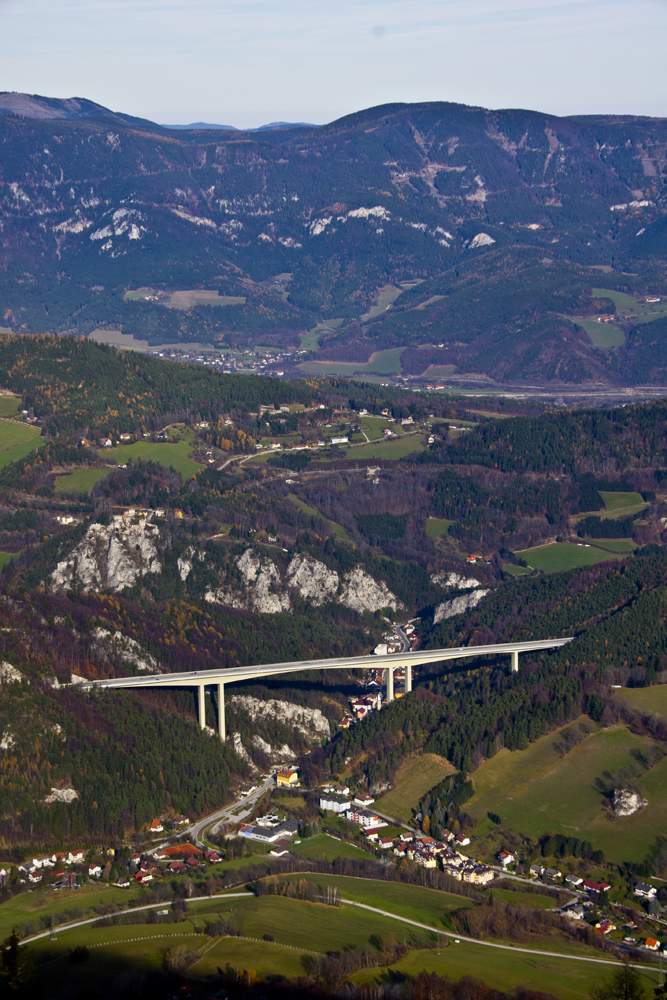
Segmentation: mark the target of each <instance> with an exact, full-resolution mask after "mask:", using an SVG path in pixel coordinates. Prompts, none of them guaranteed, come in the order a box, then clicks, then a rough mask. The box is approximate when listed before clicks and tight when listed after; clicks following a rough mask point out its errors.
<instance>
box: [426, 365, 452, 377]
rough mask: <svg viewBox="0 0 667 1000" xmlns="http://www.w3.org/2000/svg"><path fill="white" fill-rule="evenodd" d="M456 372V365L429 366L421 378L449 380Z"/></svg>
mask: <svg viewBox="0 0 667 1000" xmlns="http://www.w3.org/2000/svg"><path fill="white" fill-rule="evenodd" d="M455 371H456V365H429V366H428V368H427V369H426V371H425V372H423V373H422V378H449V376H450V375H453V374H454V372H455Z"/></svg>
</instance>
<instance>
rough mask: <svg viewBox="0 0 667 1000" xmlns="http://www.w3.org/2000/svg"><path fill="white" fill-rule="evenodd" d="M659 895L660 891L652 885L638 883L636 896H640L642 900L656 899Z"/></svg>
mask: <svg viewBox="0 0 667 1000" xmlns="http://www.w3.org/2000/svg"><path fill="white" fill-rule="evenodd" d="M657 895H658V890H657V889H654V888H653V886H652V885H647V884H646V882H637V884H636V886H635V896H639V898H640V899H655V897H656V896H657Z"/></svg>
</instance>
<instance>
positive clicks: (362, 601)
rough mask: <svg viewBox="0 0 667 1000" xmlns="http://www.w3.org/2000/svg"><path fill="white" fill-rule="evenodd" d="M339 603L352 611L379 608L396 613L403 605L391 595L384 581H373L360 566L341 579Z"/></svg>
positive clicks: (375, 609) (376, 609)
mask: <svg viewBox="0 0 667 1000" xmlns="http://www.w3.org/2000/svg"><path fill="white" fill-rule="evenodd" d="M340 603H341V604H344V605H345V606H346V607H348V608H351V609H352V610H353V611H372V612H374V611H378V610H379V609H380V608H393V609H394V611H398V609H399V608H402V607H403V605H402V604H401V602H400V601H399V600H398V598H397V597H396V596H395V595H394V594H392V592H391V591H390V589H389V587H388V586H387V584H386V583H384V581H382V580H380V581H378V580H374V579H373V577H372V576H371V575H370V574H369V573H367V572H366V571H365V570H363V569H362V568H361V567H360V566H357V567H356V569H353V570H351V571H350V572H349V573H347V574H346V575H345V577H344V578H343V590H342V593H341V596H340Z"/></svg>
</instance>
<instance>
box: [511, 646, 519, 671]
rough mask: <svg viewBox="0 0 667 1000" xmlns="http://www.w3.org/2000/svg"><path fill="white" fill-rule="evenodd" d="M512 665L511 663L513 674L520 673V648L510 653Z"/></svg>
mask: <svg viewBox="0 0 667 1000" xmlns="http://www.w3.org/2000/svg"><path fill="white" fill-rule="evenodd" d="M510 665H511V668H512V673H513V674H518V673H519V651H518V649H515V650H514V651H513V652H512V653H510Z"/></svg>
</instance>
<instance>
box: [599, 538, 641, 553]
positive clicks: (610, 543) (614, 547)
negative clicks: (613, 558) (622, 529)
mask: <svg viewBox="0 0 667 1000" xmlns="http://www.w3.org/2000/svg"><path fill="white" fill-rule="evenodd" d="M592 544H593V545H595V546H596V547H597V548H598V549H607V551H608V552H634V551H635V549H636V548H637V543H636V542H633V541H632V539H631V538H596V539H594V540H592Z"/></svg>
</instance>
